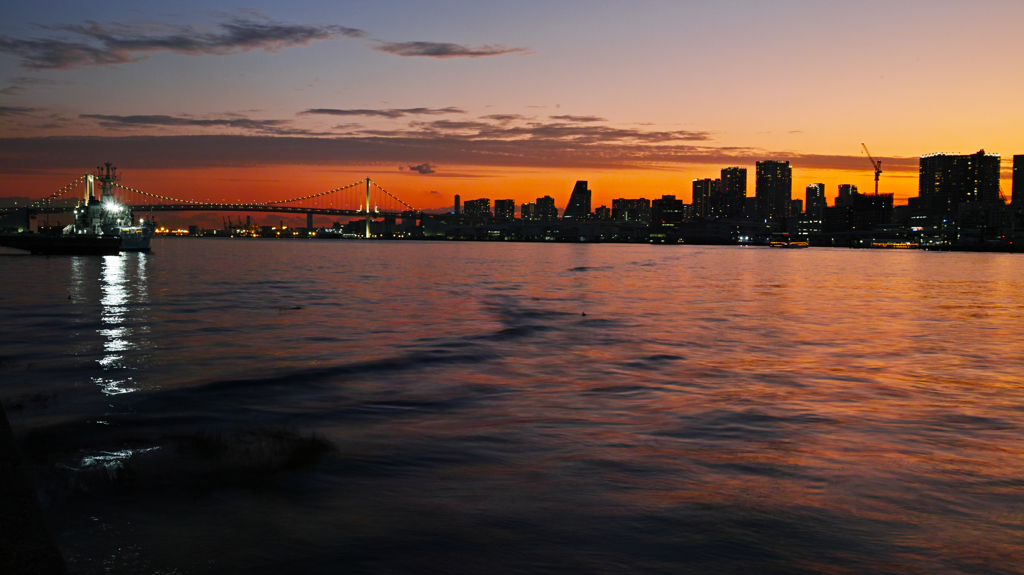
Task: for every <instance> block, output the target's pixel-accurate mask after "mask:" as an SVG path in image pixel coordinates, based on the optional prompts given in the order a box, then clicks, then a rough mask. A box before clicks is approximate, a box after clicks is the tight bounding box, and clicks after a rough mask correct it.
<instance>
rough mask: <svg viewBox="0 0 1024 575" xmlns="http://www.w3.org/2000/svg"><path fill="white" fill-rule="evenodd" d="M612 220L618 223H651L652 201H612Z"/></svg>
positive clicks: (638, 199)
mask: <svg viewBox="0 0 1024 575" xmlns="http://www.w3.org/2000/svg"><path fill="white" fill-rule="evenodd" d="M612 219H613V220H615V221H617V222H643V223H649V222H650V221H651V201H650V200H648V199H647V198H637V199H626V198H619V199H617V200H612Z"/></svg>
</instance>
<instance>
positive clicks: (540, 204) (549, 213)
mask: <svg viewBox="0 0 1024 575" xmlns="http://www.w3.org/2000/svg"><path fill="white" fill-rule="evenodd" d="M535 219H537V220H541V221H545V222H548V221H552V220H557V219H558V208H557V207H555V198H552V197H551V196H544V197H543V198H537V217H536V218H535Z"/></svg>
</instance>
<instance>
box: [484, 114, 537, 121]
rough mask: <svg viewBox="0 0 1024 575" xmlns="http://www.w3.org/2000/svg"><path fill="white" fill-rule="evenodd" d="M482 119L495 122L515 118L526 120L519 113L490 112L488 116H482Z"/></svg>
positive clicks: (514, 119) (513, 119)
mask: <svg viewBox="0 0 1024 575" xmlns="http://www.w3.org/2000/svg"><path fill="white" fill-rule="evenodd" d="M482 119H484V120H494V121H495V122H514V121H516V120H526V119H528V118H527V117H526V116H523V115H520V114H491V115H489V116H483V118H482Z"/></svg>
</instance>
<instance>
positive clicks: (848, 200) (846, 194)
mask: <svg viewBox="0 0 1024 575" xmlns="http://www.w3.org/2000/svg"><path fill="white" fill-rule="evenodd" d="M857 194H858V192H857V186H855V185H853V184H839V194H838V195H836V207H838V208H852V207H853V198H854V196H856V195H857Z"/></svg>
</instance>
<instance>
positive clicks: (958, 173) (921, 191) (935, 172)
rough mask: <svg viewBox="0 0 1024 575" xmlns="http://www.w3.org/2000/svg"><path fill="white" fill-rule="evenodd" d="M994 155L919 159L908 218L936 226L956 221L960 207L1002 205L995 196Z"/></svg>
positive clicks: (996, 162)
mask: <svg viewBox="0 0 1024 575" xmlns="http://www.w3.org/2000/svg"><path fill="white" fill-rule="evenodd" d="M999 168H1000V157H999V155H998V154H986V153H985V150H980V151H979V152H977V153H975V154H966V155H962V154H928V155H925V156H921V160H920V172H919V177H918V184H917V185H918V191H917V197H916V198H910V211H911V214H912V215H911V217H912V218H915V219H920V220H921V221H922V223H927V224H929V225H937V224H939V223H941V222H942V221H951V220H956V219H957V217H958V215H959V213H960V209H961V205H962V204H972V203H986V204H993V205H995V204H999V205H1001V204H1002V199H1001V198H1000V197H999Z"/></svg>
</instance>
